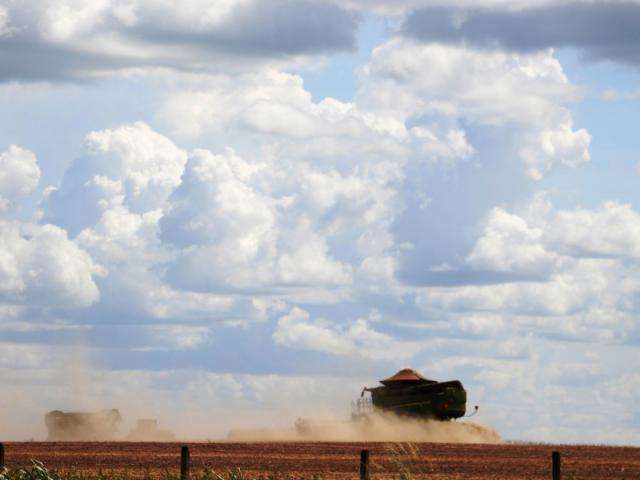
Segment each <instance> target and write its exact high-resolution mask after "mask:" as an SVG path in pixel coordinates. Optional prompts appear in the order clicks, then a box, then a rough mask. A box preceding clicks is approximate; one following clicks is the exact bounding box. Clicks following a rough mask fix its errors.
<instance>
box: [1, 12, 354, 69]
mask: <svg viewBox="0 0 640 480" xmlns="http://www.w3.org/2000/svg"><path fill="white" fill-rule="evenodd" d="M5 3H6V2H5ZM265 18H267V19H268V21H265ZM8 19H11V23H10V24H8ZM8 25H10V26H11V27H8ZM0 28H2V30H0V33H4V35H0V60H1V61H2V64H3V66H4V68H3V69H2V70H0V80H23V81H24V80H26V81H30V80H31V81H33V80H40V81H56V80H71V79H78V78H81V79H87V78H89V79H91V78H97V77H103V76H106V75H110V74H113V73H118V72H140V71H149V70H154V69H156V70H157V69H168V70H178V71H189V72H196V73H200V72H229V71H246V70H253V69H254V68H255V67H256V66H260V65H264V64H294V63H296V62H297V61H299V57H303V56H306V55H316V54H326V53H330V52H336V51H344V50H350V49H352V48H353V47H354V46H355V32H356V28H357V17H356V16H355V15H354V14H353V13H352V12H349V11H346V10H344V9H343V8H341V7H340V6H339V5H337V4H331V3H325V2H322V1H315V0H302V1H292V0H272V1H269V2H260V1H256V0H242V1H229V0H215V1H203V0H187V1H183V2H180V5H177V4H174V3H172V2H166V1H158V0H126V1H122V0H92V1H87V0H73V1H70V0H46V1H44V2H42V1H40V0H22V1H19V2H18V1H15V2H14V1H11V2H9V3H8V4H7V5H5V6H4V8H3V10H2V11H0ZM9 28H10V29H9ZM8 32H10V33H11V35H7V33H8ZM44 59H48V60H51V61H43V60H44Z"/></svg>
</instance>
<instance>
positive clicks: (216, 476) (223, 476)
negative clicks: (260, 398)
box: [0, 460, 322, 480]
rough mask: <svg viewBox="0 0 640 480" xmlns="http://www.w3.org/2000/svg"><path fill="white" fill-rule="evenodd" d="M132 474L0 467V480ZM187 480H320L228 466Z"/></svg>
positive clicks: (111, 478) (92, 479) (94, 479)
mask: <svg viewBox="0 0 640 480" xmlns="http://www.w3.org/2000/svg"><path fill="white" fill-rule="evenodd" d="M136 479H139V477H135V476H132V475H130V474H129V473H126V472H117V471H108V472H104V471H98V472H96V473H92V472H87V473H84V472H77V471H69V472H66V471H65V472H57V471H55V470H49V469H48V468H47V467H45V466H44V464H43V463H42V462H39V461H37V460H32V461H31V467H29V468H18V469H9V468H3V469H0V480H136ZM152 479H153V480H180V475H179V474H177V473H173V472H170V471H168V470H165V471H164V472H163V473H162V474H161V475H160V476H159V477H158V476H156V475H151V473H150V472H149V471H147V472H145V474H144V475H143V477H142V479H139V480H152ZM189 479H190V480H322V477H321V476H319V475H312V476H310V477H305V476H302V475H292V474H283V473H269V474H266V475H251V474H249V473H247V472H245V471H243V470H242V469H240V468H230V469H228V470H226V471H224V472H216V471H213V470H210V469H203V470H200V471H196V472H193V473H192V474H191V475H190V476H189Z"/></svg>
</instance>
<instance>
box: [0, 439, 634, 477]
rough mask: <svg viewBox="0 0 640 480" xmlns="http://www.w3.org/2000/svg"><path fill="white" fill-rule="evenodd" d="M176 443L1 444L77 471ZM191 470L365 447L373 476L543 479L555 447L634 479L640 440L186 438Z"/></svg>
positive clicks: (143, 460) (143, 466)
mask: <svg viewBox="0 0 640 480" xmlns="http://www.w3.org/2000/svg"><path fill="white" fill-rule="evenodd" d="M181 445H182V444H181V443H127V442H96V443H88V442H87V443H66V442H65V443H63V442H21V443H7V444H5V451H6V463H7V465H8V466H10V467H17V466H24V465H29V463H30V459H37V460H40V461H43V462H44V463H45V465H46V466H47V467H49V468H52V469H55V470H58V471H61V472H64V471H72V470H73V471H81V472H84V473H97V472H98V471H102V472H103V473H109V472H119V473H125V474H127V475H128V476H131V477H143V476H144V475H145V474H151V475H152V476H154V477H156V476H157V477H162V476H163V474H164V472H165V471H169V472H172V473H177V472H178V470H179V465H180V446H181ZM188 445H189V450H190V454H191V455H190V456H191V471H192V472H194V471H196V472H197V471H199V470H202V469H205V468H209V469H212V470H215V471H218V472H221V471H224V470H226V469H229V468H234V467H240V468H241V469H242V470H244V471H245V472H247V473H250V474H254V475H267V474H272V473H281V474H293V475H295V476H297V477H304V478H308V479H311V478H312V477H313V476H314V475H319V476H321V477H322V478H324V479H331V480H333V479H336V480H337V479H347V478H349V479H357V478H358V468H359V456H360V450H362V449H363V448H367V449H369V451H370V452H371V453H370V455H371V462H372V465H371V473H372V478H373V480H375V479H384V478H391V477H395V478H397V477H398V475H399V472H400V470H401V469H403V468H404V469H407V470H408V471H410V472H411V473H412V474H413V476H414V477H419V478H429V479H438V480H440V479H442V480H444V479H467V480H488V479H492V480H493V479H531V480H536V479H549V478H551V452H552V451H553V450H558V451H560V452H561V454H562V474H563V476H562V478H563V479H572V480H579V479H585V480H586V479H598V480H600V479H628V480H632V479H634V480H636V479H640V448H634V447H603V446H574V445H538V444H535V445H529V444H502V445H483V444H475V445H471V444H441V443H440V444H439V443H415V444H411V445H409V444H397V443H395V444H392V443H382V442H381V443H347V442H345V443H339V442H331V443H329V442H326V443H325V442H312V443H300V442H289V443H287V442H282V443H222V442H221V443H188Z"/></svg>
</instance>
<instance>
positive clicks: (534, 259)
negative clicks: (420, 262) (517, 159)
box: [416, 201, 640, 343]
mask: <svg viewBox="0 0 640 480" xmlns="http://www.w3.org/2000/svg"><path fill="white" fill-rule="evenodd" d="M534 204H535V205H537V207H536V208H530V209H528V211H525V212H524V213H522V214H520V215H518V214H514V213H508V212H506V211H504V210H503V209H501V208H496V209H494V210H493V212H492V213H491V215H490V216H489V217H488V218H487V220H486V226H485V229H484V232H483V234H482V235H481V236H480V237H479V238H478V240H477V242H476V244H475V246H474V247H473V249H472V250H471V253H470V254H469V255H468V256H467V258H466V261H467V262H468V263H469V264H470V265H471V266H472V267H473V268H480V269H489V270H497V271H501V272H505V273H508V274H512V275H513V274H515V276H512V277H511V278H509V277H505V278H504V279H503V281H502V282H496V283H495V284H493V285H467V286H460V287H456V288H426V289H423V290H422V291H421V292H420V293H419V294H418V295H417V297H416V302H417V305H418V306H419V307H420V308H421V309H423V310H424V311H425V312H429V313H430V314H437V313H435V312H448V313H449V314H453V317H454V318H457V317H458V316H460V315H463V316H465V315H467V314H469V313H473V314H477V313H493V314H501V313H504V312H509V313H510V314H512V315H515V316H517V317H519V318H520V319H521V320H520V321H519V322H520V324H521V325H523V326H527V328H530V329H531V330H532V331H536V332H537V334H542V335H549V336H550V337H554V336H556V337H559V338H579V339H581V340H589V341H593V342H596V341H609V342H619V343H628V342H634V341H635V334H634V328H635V327H634V326H633V322H631V321H630V317H629V315H630V314H631V313H630V312H632V311H633V309H634V308H636V301H635V298H636V297H637V295H638V293H639V292H640V283H639V282H638V281H637V280H636V275H637V271H638V265H637V262H635V261H633V260H632V259H635V258H636V255H637V252H636V248H635V244H636V243H637V242H634V240H633V239H634V235H635V233H634V232H635V229H636V228H637V227H638V225H640V222H639V218H638V213H637V212H636V211H635V210H634V209H633V208H631V207H630V206H629V205H621V204H617V203H613V202H607V203H605V204H603V205H601V206H600V207H598V208H596V209H592V210H588V209H585V208H576V209H574V210H555V209H553V208H552V207H551V206H550V205H547V206H545V208H546V211H544V212H541V210H540V204H539V202H538V201H536V203H534ZM630 260H632V261H630ZM523 274H524V275H523ZM554 317H555V318H556V319H557V321H553V320H550V319H551V318H554Z"/></svg>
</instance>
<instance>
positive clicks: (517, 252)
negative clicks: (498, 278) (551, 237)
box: [466, 207, 558, 275]
mask: <svg viewBox="0 0 640 480" xmlns="http://www.w3.org/2000/svg"><path fill="white" fill-rule="evenodd" d="M543 234H544V231H543V230H542V229H540V228H531V227H529V226H528V225H527V222H526V221H525V220H524V219H523V218H521V217H519V216H517V215H514V214H510V213H508V212H506V211H505V210H503V209H502V208H500V207H496V208H494V209H493V210H492V211H491V213H490V214H489V218H488V219H487V223H486V226H485V229H484V232H483V233H482V236H481V237H480V238H479V239H478V241H477V242H476V244H475V245H474V247H473V250H472V251H471V253H470V254H469V255H468V256H467V258H466V260H467V262H468V263H469V264H470V265H471V266H472V267H474V268H477V269H487V270H497V271H506V272H518V273H524V274H537V275H546V274H548V273H549V272H550V271H551V270H552V269H553V267H554V266H555V263H556V262H557V261H558V255H557V254H556V253H554V252H551V251H548V250H547V249H546V248H545V246H544V245H543V243H542V236H543Z"/></svg>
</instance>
